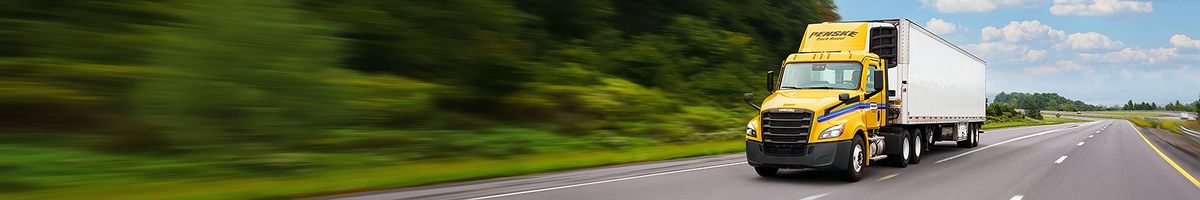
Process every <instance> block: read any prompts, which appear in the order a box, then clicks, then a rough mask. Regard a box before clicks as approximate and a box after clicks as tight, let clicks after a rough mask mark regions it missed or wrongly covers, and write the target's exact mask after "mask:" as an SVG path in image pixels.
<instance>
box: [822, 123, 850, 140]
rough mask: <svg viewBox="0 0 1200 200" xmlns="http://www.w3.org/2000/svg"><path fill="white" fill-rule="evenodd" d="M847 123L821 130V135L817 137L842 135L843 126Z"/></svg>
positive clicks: (825, 137) (826, 137)
mask: <svg viewBox="0 0 1200 200" xmlns="http://www.w3.org/2000/svg"><path fill="white" fill-rule="evenodd" d="M844 125H846V124H838V125H837V126H833V127H829V128H827V129H825V131H821V135H817V139H829V138H835V137H838V136H842V127H843V126H844Z"/></svg>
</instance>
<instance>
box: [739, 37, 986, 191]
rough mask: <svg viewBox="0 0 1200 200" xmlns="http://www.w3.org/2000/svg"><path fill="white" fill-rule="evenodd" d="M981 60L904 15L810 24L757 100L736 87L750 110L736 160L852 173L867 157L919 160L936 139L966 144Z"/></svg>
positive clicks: (852, 177) (974, 120) (852, 176)
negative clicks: (763, 96) (742, 154)
mask: <svg viewBox="0 0 1200 200" xmlns="http://www.w3.org/2000/svg"><path fill="white" fill-rule="evenodd" d="M985 68H986V63H985V62H984V61H983V60H982V59H979V58H978V57H975V56H974V55H971V54H970V53H968V52H967V51H965V50H963V49H962V48H959V47H957V46H954V45H953V44H950V42H947V41H945V40H943V39H942V38H940V37H938V36H937V35H934V34H933V33H931V32H929V31H928V30H925V29H924V28H921V27H920V26H918V25H917V24H916V23H913V22H912V21H909V20H907V19H892V20H874V21H859V22H839V23H828V22H827V23H820V24H810V25H808V29H807V30H806V32H805V33H804V40H803V42H802V43H801V44H800V49H799V51H798V53H793V54H791V55H789V56H788V57H787V58H786V59H785V60H784V61H783V64H782V66H780V72H781V73H780V75H779V76H780V77H779V79H778V80H777V79H776V77H775V74H774V73H773V72H767V80H768V82H767V91H768V92H771V94H769V95H768V96H767V98H766V100H765V101H763V102H762V103H761V104H756V103H754V102H752V101H753V100H755V97H754V94H753V93H746V94H745V98H744V100H745V102H746V103H747V104H750V106H751V107H753V108H754V110H755V112H757V116H756V117H755V118H754V119H753V120H751V121H750V122H749V123H748V124H746V137H745V138H746V139H745V140H746V158H747V160H748V162H749V164H750V165H751V166H754V171H755V172H757V173H758V175H760V176H774V175H775V174H776V173H777V172H778V170H779V169H781V168H821V169H834V170H838V171H841V173H842V177H843V178H844V179H845V180H847V181H858V180H859V179H861V177H862V168H863V167H864V166H868V165H874V164H876V161H886V162H887V163H890V164H891V165H895V166H898V167H907V166H908V164H910V163H911V164H917V163H919V162H920V161H921V154H922V153H923V152H924V151H926V150H927V149H929V148H928V147H929V145H930V144H933V143H934V142H936V141H955V142H957V143H958V146H959V147H963V148H971V147H976V146H978V145H979V133H980V132H981V131H980V127H982V126H983V122H984V121H985V120H986V118H985V115H984V107H985V106H986V105H985V103H986V102H987V97H986V96H985V93H984V78H985V77H986V76H985V74H984V73H985V72H986V69H985ZM760 105H761V106H760ZM885 159H886V160H885Z"/></svg>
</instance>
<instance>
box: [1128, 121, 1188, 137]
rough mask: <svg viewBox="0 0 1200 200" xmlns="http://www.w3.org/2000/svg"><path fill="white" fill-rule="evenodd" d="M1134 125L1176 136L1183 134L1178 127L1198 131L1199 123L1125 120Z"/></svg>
mask: <svg viewBox="0 0 1200 200" xmlns="http://www.w3.org/2000/svg"><path fill="white" fill-rule="evenodd" d="M1125 120H1129V122H1133V124H1134V125H1137V126H1140V127H1146V128H1160V129H1164V130H1168V131H1171V132H1173V133H1176V134H1183V130H1181V129H1179V127H1181V126H1182V127H1187V128H1188V129H1192V130H1200V123H1198V122H1197V121H1188V120H1157V119H1142V118H1126V119H1125Z"/></svg>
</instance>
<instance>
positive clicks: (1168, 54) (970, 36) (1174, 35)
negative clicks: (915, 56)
mask: <svg viewBox="0 0 1200 200" xmlns="http://www.w3.org/2000/svg"><path fill="white" fill-rule="evenodd" d="M835 3H836V4H837V7H838V8H837V10H838V13H839V14H841V15H842V19H843V20H848V21H849V20H869V19H894V18H906V19H909V20H912V21H913V22H916V23H917V24H919V25H921V26H922V27H925V28H926V29H928V30H930V31H932V32H935V33H937V34H938V35H940V36H941V37H942V38H945V39H946V40H949V41H950V42H951V43H954V44H955V45H958V46H959V47H962V48H964V49H966V50H967V51H969V52H971V53H972V54H975V55H976V56H978V57H980V58H983V59H984V60H985V61H987V64H988V70H987V71H988V72H987V73H988V75H987V90H988V95H989V96H991V95H994V94H997V93H1000V92H1053V93H1058V94H1060V95H1062V96H1065V97H1067V98H1070V99H1075V100H1081V101H1084V102H1086V103H1089V104H1095V105H1105V106H1111V105H1116V104H1124V103H1125V102H1126V101H1129V100H1133V101H1134V102H1142V101H1145V102H1156V103H1158V105H1163V104H1165V103H1168V102H1174V101H1176V100H1180V101H1182V102H1192V101H1195V100H1196V99H1197V98H1200V65H1198V64H1195V63H1196V62H1198V61H1200V11H1196V10H1198V9H1200V1H1196V0H1166V1H1148V0H1142V1H1129V0H835Z"/></svg>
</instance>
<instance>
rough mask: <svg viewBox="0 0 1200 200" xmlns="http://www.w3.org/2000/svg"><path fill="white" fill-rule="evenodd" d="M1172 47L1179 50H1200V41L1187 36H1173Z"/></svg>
mask: <svg viewBox="0 0 1200 200" xmlns="http://www.w3.org/2000/svg"><path fill="white" fill-rule="evenodd" d="M1171 45H1175V47H1179V48H1200V40H1193V39H1192V38H1190V37H1188V36H1186V35H1174V36H1171Z"/></svg>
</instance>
